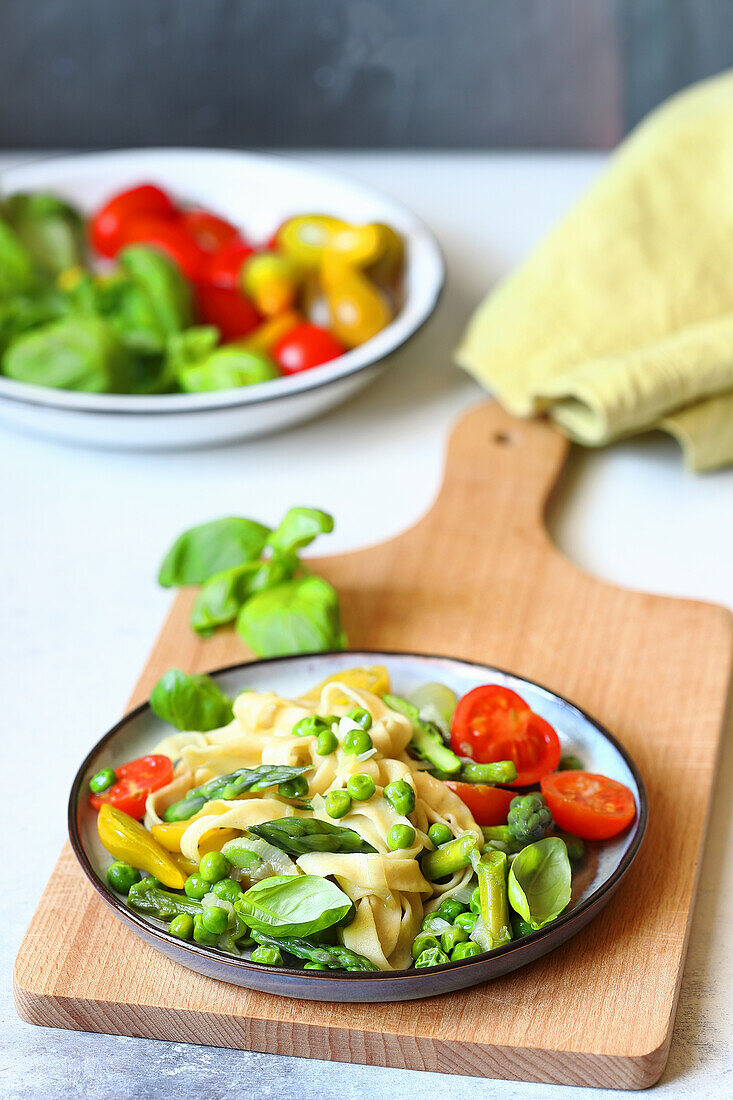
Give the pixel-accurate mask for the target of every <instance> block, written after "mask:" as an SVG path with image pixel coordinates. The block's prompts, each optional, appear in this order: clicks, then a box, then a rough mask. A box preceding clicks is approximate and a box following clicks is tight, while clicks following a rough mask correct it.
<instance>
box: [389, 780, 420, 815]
mask: <svg viewBox="0 0 733 1100" xmlns="http://www.w3.org/2000/svg"><path fill="white" fill-rule="evenodd" d="M384 797H385V798H386V799H387V801H388V802H389V804H390V806H392V807H393V809H395V810H396V811H397V813H398V814H402V816H403V817H407V815H408V814H411V813H412V811H413V810H414V809H415V792H414V791H413V789H412V787H411V786H410V784H409V783H408V782H407V781H406V780H405V779H397V780H396V781H395V782H394V783H388V784H387V786H386V787H385V788H384Z"/></svg>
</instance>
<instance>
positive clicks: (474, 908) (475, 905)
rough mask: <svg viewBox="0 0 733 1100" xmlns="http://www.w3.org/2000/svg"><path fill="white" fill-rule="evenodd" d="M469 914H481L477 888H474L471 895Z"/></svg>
mask: <svg viewBox="0 0 733 1100" xmlns="http://www.w3.org/2000/svg"><path fill="white" fill-rule="evenodd" d="M471 912H472V913H480V912H481V894H480V892H479V888H478V886H477V887H476V889H475V890H474V892H473V893H472V894H471Z"/></svg>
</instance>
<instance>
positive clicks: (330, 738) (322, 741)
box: [316, 730, 339, 756]
mask: <svg viewBox="0 0 733 1100" xmlns="http://www.w3.org/2000/svg"><path fill="white" fill-rule="evenodd" d="M338 747H339V742H338V737H337V736H336V734H335V733H334V732H333V730H323V731H322V732H321V733H319V734H318V740H317V741H316V753H317V754H318V755H319V756H330V755H331V753H332V752H336V749H337V748H338Z"/></svg>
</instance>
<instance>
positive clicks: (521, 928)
mask: <svg viewBox="0 0 733 1100" xmlns="http://www.w3.org/2000/svg"><path fill="white" fill-rule="evenodd" d="M512 931H513V932H514V939H515V940H521V938H522V936H531V935H532V933H533V932H534V928H533V927H532V925H531V924H530V923H529V921H526V920H523V919H522V918H521V917H516V916H515V917H512Z"/></svg>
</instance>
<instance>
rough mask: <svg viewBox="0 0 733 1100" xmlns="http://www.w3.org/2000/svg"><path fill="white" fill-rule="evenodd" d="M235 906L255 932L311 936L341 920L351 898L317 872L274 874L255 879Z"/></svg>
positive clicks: (349, 905)
mask: <svg viewBox="0 0 733 1100" xmlns="http://www.w3.org/2000/svg"><path fill="white" fill-rule="evenodd" d="M234 908H235V909H236V911H237V913H239V915H240V916H241V917H242V919H243V920H244V922H245V923H246V924H247V925H249V927H250V928H254V929H256V930H257V931H258V932H269V933H272V934H275V935H278V936H312V935H313V934H314V933H315V932H321V931H323V929H324V928H331V927H332V926H333V925H334V924H338V922H339V921H340V920H343V918H344V917H345V916H346V914H347V913H348V912H349V910H350V909H351V899H350V898H349V897H348V896H347V895H346V894H345V893H344V892H343V890H340V889H339V887H338V886H336V884H335V883H333V882H331V881H330V880H329V879H327V878H320V877H319V876H318V875H276V876H274V877H273V878H265V879H262V880H261V881H260V882H256V883H255V884H254V886H251V887H250V889H249V890H247V892H246V893H245V894H242V896H241V897H240V898H238V899H237V901H236V902H235V905H234Z"/></svg>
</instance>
